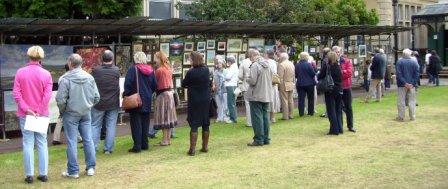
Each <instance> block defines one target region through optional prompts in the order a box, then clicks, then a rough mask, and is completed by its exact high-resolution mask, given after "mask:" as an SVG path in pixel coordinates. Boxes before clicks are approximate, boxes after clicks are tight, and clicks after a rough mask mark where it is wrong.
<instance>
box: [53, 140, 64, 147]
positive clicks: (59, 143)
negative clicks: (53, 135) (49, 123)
mask: <svg viewBox="0 0 448 189" xmlns="http://www.w3.org/2000/svg"><path fill="white" fill-rule="evenodd" d="M52 144H53V146H56V145H61V144H62V142H59V141H57V140H55V141H53V142H52Z"/></svg>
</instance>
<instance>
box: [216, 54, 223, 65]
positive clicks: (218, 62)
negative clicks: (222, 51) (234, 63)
mask: <svg viewBox="0 0 448 189" xmlns="http://www.w3.org/2000/svg"><path fill="white" fill-rule="evenodd" d="M215 62H216V64H225V63H226V60H224V57H223V56H222V55H216V56H215Z"/></svg>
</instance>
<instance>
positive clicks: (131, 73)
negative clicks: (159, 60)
mask: <svg viewBox="0 0 448 189" xmlns="http://www.w3.org/2000/svg"><path fill="white" fill-rule="evenodd" d="M134 62H135V64H134V65H133V66H131V67H130V68H129V70H128V72H127V74H126V78H125V81H124V96H130V95H133V94H135V93H139V94H140V97H141V100H142V105H141V106H140V107H138V108H134V109H131V110H127V112H129V117H130V124H131V132H132V140H133V141H134V146H133V147H132V148H131V149H129V152H132V153H139V152H140V151H141V150H148V148H149V145H148V129H149V113H150V112H151V97H152V93H153V92H154V91H156V87H157V83H156V77H155V74H154V69H153V68H152V67H151V66H150V65H147V64H146V55H145V53H143V52H137V53H135V55H134ZM137 87H138V89H137Z"/></svg>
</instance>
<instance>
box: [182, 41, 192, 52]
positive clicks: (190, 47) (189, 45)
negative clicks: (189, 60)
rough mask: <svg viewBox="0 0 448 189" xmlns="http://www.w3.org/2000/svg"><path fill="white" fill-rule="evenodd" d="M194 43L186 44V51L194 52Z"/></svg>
mask: <svg viewBox="0 0 448 189" xmlns="http://www.w3.org/2000/svg"><path fill="white" fill-rule="evenodd" d="M193 49H194V42H185V45H184V51H193Z"/></svg>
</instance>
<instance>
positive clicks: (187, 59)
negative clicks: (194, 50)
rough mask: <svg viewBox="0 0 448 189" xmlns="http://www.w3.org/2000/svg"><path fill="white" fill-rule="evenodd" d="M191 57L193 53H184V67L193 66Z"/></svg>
mask: <svg viewBox="0 0 448 189" xmlns="http://www.w3.org/2000/svg"><path fill="white" fill-rule="evenodd" d="M190 55H191V53H189V52H186V53H184V64H183V65H191V62H190Z"/></svg>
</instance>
